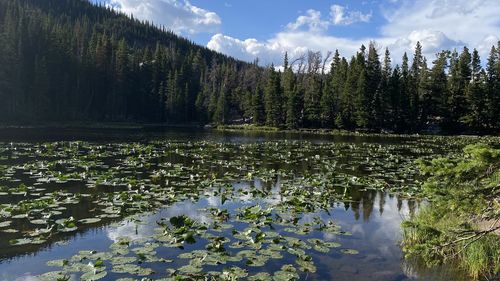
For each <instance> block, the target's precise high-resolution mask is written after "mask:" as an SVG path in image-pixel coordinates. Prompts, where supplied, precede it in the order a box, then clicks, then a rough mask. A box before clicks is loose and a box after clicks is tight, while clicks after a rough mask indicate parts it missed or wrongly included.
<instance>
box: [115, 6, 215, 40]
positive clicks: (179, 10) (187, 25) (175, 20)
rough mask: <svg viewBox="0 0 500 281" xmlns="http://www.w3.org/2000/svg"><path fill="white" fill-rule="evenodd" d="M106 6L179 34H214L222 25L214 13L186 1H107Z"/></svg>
mask: <svg viewBox="0 0 500 281" xmlns="http://www.w3.org/2000/svg"><path fill="white" fill-rule="evenodd" d="M108 4H109V5H110V6H111V7H113V8H115V9H117V10H119V11H121V12H123V13H126V14H129V15H130V14H132V15H134V17H136V18H138V19H142V20H149V21H152V22H154V23H155V24H159V25H163V26H165V27H167V28H169V29H170V30H172V31H174V32H176V33H181V34H194V33H200V32H216V31H217V30H218V29H219V27H220V25H221V23H222V21H221V18H220V17H219V15H217V14H216V13H214V12H211V11H207V10H205V9H202V8H200V7H197V6H194V5H192V4H191V3H189V2H188V1H187V0H109V1H108Z"/></svg>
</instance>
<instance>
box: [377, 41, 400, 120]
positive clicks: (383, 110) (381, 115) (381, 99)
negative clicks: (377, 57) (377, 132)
mask: <svg viewBox="0 0 500 281" xmlns="http://www.w3.org/2000/svg"><path fill="white" fill-rule="evenodd" d="M391 75H392V65H391V53H390V52H389V49H388V48H386V49H385V54H384V62H383V64H382V69H381V78H380V88H379V90H378V92H377V94H376V97H375V106H374V107H375V118H376V119H377V120H378V122H377V126H378V127H379V128H389V127H391V126H390V124H392V123H393V122H394V120H393V118H392V117H393V116H394V112H395V110H396V108H395V107H393V106H394V105H395V104H394V103H393V100H392V98H391V91H390V87H389V83H390V80H391Z"/></svg>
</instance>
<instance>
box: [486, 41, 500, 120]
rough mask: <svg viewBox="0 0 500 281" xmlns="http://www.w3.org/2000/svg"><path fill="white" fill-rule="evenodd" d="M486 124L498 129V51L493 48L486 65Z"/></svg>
mask: <svg viewBox="0 0 500 281" xmlns="http://www.w3.org/2000/svg"><path fill="white" fill-rule="evenodd" d="M486 71H487V77H486V90H485V91H486V97H485V99H486V103H485V105H484V107H485V111H486V121H485V122H486V124H487V127H489V128H490V129H495V128H496V129H498V128H500V124H499V123H500V122H499V120H500V109H499V106H498V105H499V104H500V93H499V92H500V91H499V90H498V89H500V51H498V50H497V49H496V48H495V46H492V47H491V51H490V54H489V56H488V62H487V64H486Z"/></svg>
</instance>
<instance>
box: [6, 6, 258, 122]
mask: <svg viewBox="0 0 500 281" xmlns="http://www.w3.org/2000/svg"><path fill="white" fill-rule="evenodd" d="M0 22H1V23H2V24H1V25H0V27H1V31H2V32H1V35H2V36H1V39H0V49H1V50H2V53H1V55H0V60H1V61H0V65H1V66H2V67H0V75H2V76H1V77H2V78H3V79H1V81H2V82H1V85H0V95H1V99H2V101H3V102H2V103H0V107H1V108H0V119H1V120H4V121H8V120H17V121H34V120H37V121H39V120H52V121H61V120H64V121H67V120H97V121H123V120H133V121H147V122H165V121H170V122H191V121H195V120H197V121H204V120H205V119H206V118H207V116H205V114H204V112H203V110H202V109H201V108H202V107H209V106H213V105H210V100H209V98H210V97H211V95H212V93H214V92H216V93H217V94H218V93H219V89H220V88H221V85H222V84H225V86H224V87H225V90H226V91H232V90H233V88H232V87H234V84H235V83H236V81H242V76H243V74H244V73H245V71H246V70H248V69H251V68H255V67H253V66H252V65H250V64H246V63H243V62H239V61H236V60H234V59H232V58H229V57H226V56H224V55H221V54H217V53H215V52H213V51H210V50H208V49H206V48H204V47H200V46H198V45H195V44H193V43H192V42H189V41H188V40H186V39H184V38H181V37H179V36H177V35H175V34H173V33H172V32H169V31H167V30H163V29H160V28H158V27H155V26H153V25H152V24H150V23H148V22H141V21H138V20H136V19H131V18H128V17H127V16H125V15H123V14H120V13H117V12H114V11H112V10H110V9H108V8H105V7H99V6H94V5H92V4H90V3H89V2H87V1H82V0H63V1H61V0H15V1H12V0H0ZM228 72H232V73H233V74H234V75H235V76H233V77H229V74H228ZM196 106H198V107H199V108H198V109H197V108H196Z"/></svg>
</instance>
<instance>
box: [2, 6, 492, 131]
mask: <svg viewBox="0 0 500 281" xmlns="http://www.w3.org/2000/svg"><path fill="white" fill-rule="evenodd" d="M331 48H332V50H334V49H335V46H331ZM0 50H1V52H0V99H1V102H0V121H2V122H7V123H9V122H28V123H29V122H51V121H90V122H92V121H95V122H103V121H130V122H148V123H168V124H187V123H198V124H208V123H215V124H231V123H253V124H258V125H266V126H273V127H280V128H287V129H295V128H338V129H346V130H359V129H363V130H369V131H390V132H402V133H403V132H404V133H407V132H420V131H424V130H428V129H429V128H431V127H433V126H439V127H441V128H442V129H444V130H445V131H447V132H470V133H492V132H498V130H499V128H500V42H499V43H498V45H497V46H492V47H491V52H490V54H489V56H488V57H487V58H480V57H479V54H478V52H477V50H475V49H473V50H471V49H468V48H467V47H464V48H463V49H462V50H443V51H441V52H439V53H438V54H436V56H435V57H433V58H425V57H424V56H423V54H422V46H421V45H420V44H417V45H416V46H415V49H414V52H413V53H412V54H405V55H404V56H403V58H402V60H401V61H402V63H401V65H398V64H394V63H392V62H391V61H392V59H391V54H390V50H388V49H386V50H380V49H379V48H378V47H377V45H376V43H374V42H372V43H370V44H369V45H368V46H361V48H360V49H359V51H358V52H357V54H356V55H354V56H352V57H351V58H346V57H342V54H339V52H337V51H336V52H333V53H332V54H327V55H325V56H322V54H321V53H319V52H313V51H310V52H308V53H307V54H304V55H303V56H301V57H298V58H291V57H290V58H289V57H288V56H286V55H285V56H284V62H283V66H284V70H283V71H277V70H275V67H274V66H272V65H271V66H268V67H265V68H263V67H260V66H259V65H258V62H257V61H256V62H254V63H245V62H241V61H238V60H236V59H233V58H230V57H228V56H225V55H222V54H219V53H216V52H213V51H211V50H209V49H207V48H205V47H201V46H198V45H196V44H194V43H192V42H190V41H188V40H186V39H183V38H181V37H179V36H177V35H175V34H174V33H172V32H170V31H168V30H166V29H164V28H160V27H157V26H155V25H153V24H152V23H150V22H144V21H139V20H137V19H134V18H133V17H128V16H126V15H124V14H121V13H118V12H116V11H113V10H111V9H110V8H106V7H102V6H95V5H93V4H90V3H89V2H88V1H85V0H0ZM397 61H400V60H399V59H398V60H397ZM483 66H484V67H483Z"/></svg>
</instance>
